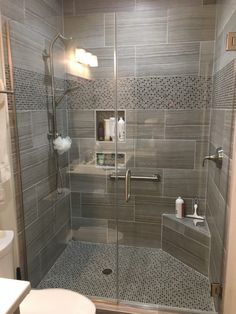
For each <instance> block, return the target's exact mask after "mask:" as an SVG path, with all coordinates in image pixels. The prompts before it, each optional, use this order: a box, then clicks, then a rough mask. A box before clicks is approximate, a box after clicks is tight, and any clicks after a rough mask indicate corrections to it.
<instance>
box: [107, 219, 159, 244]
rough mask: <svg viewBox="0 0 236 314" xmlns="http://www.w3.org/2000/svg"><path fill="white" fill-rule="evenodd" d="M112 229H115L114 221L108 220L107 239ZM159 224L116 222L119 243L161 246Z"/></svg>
mask: <svg viewBox="0 0 236 314" xmlns="http://www.w3.org/2000/svg"><path fill="white" fill-rule="evenodd" d="M112 229H116V222H115V221H112V220H110V221H109V222H108V240H109V237H110V236H111V234H112ZM160 229H161V225H160V224H158V223H156V224H151V223H150V224H149V223H142V222H124V221H119V222H118V233H120V234H121V237H120V239H119V244H124V245H133V246H138V247H155V248H159V247H160V246H161V233H160Z"/></svg>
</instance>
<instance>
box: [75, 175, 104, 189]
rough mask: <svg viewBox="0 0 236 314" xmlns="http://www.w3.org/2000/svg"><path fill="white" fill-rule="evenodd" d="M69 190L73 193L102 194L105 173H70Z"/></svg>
mask: <svg viewBox="0 0 236 314" xmlns="http://www.w3.org/2000/svg"><path fill="white" fill-rule="evenodd" d="M71 190H72V191H73V192H87V193H88V192H96V193H104V192H105V191H106V173H105V172H104V173H100V174H94V173H90V174H77V173H71Z"/></svg>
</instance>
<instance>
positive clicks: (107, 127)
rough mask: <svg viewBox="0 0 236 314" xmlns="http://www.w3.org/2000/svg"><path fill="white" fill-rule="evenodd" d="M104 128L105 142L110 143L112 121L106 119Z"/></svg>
mask: <svg viewBox="0 0 236 314" xmlns="http://www.w3.org/2000/svg"><path fill="white" fill-rule="evenodd" d="M104 126H105V127H104V129H105V131H104V134H105V141H110V140H111V137H110V119H104Z"/></svg>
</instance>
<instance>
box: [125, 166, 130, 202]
mask: <svg viewBox="0 0 236 314" xmlns="http://www.w3.org/2000/svg"><path fill="white" fill-rule="evenodd" d="M130 197H131V170H130V169H127V171H126V174H125V201H126V202H128V201H129V200H130Z"/></svg>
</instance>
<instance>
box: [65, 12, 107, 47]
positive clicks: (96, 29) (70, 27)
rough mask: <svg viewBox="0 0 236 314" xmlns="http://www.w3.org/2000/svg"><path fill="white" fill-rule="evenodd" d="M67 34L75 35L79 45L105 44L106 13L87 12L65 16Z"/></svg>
mask: <svg viewBox="0 0 236 314" xmlns="http://www.w3.org/2000/svg"><path fill="white" fill-rule="evenodd" d="M64 25H65V26H64V27H65V35H66V36H68V37H73V39H76V40H77V42H78V43H79V47H83V48H87V47H93V48H94V47H103V46H104V40H105V39H104V14H102V13H95V14H86V15H77V16H67V17H65V18H64Z"/></svg>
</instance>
